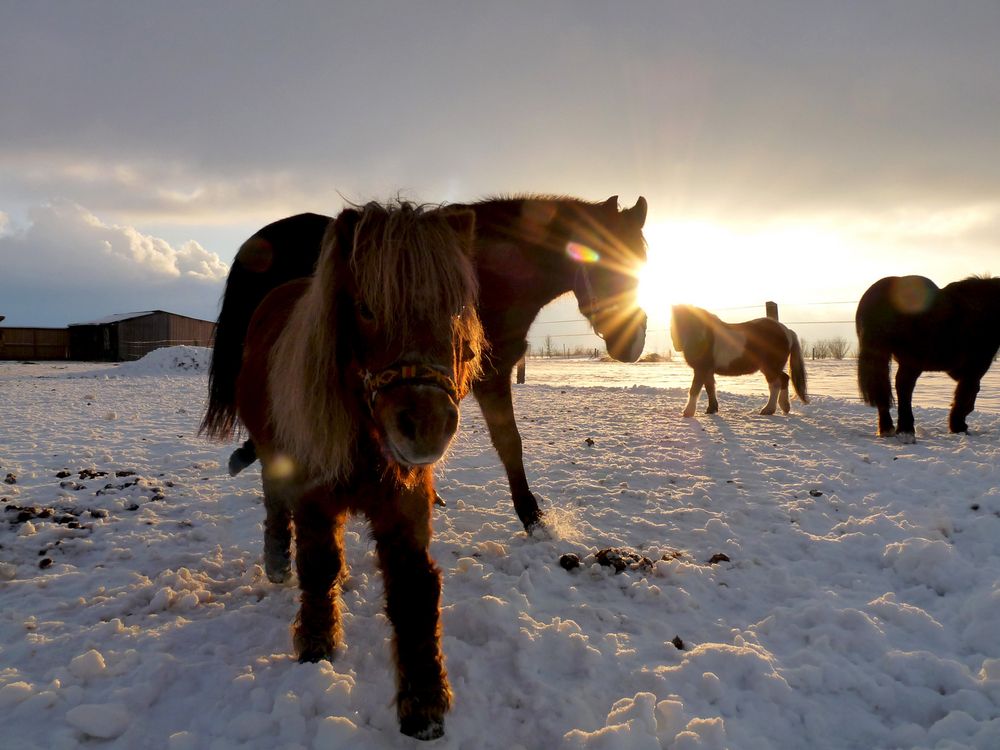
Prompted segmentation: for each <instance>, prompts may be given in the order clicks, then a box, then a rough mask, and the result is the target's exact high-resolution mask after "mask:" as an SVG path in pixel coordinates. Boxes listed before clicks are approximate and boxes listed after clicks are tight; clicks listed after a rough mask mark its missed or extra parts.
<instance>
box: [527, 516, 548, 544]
mask: <svg viewBox="0 0 1000 750" xmlns="http://www.w3.org/2000/svg"><path fill="white" fill-rule="evenodd" d="M524 530H525V531H526V532H527V533H528V536H529V537H531V538H532V539H538V540H541V541H545V540H546V539H552V530H551V529H550V528H549V527H548V525H547V524H546V523H545V519H544V518H542V517H541V516H539V517H538V520H536V521H533V522H532V523H529V524H527V525H526V526H525V527H524Z"/></svg>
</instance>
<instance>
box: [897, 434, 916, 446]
mask: <svg viewBox="0 0 1000 750" xmlns="http://www.w3.org/2000/svg"><path fill="white" fill-rule="evenodd" d="M896 440H898V441H899V442H901V443H902V444H903V445H913V444H914V443H915V442H917V436H916V435H915V434H914V433H912V432H899V431H897V432H896Z"/></svg>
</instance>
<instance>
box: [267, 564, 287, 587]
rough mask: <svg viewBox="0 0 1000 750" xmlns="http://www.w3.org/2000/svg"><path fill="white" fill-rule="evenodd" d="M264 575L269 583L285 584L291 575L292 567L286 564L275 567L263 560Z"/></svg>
mask: <svg viewBox="0 0 1000 750" xmlns="http://www.w3.org/2000/svg"><path fill="white" fill-rule="evenodd" d="M264 574H265V575H266V576H267V580H269V581H270V582H271V583H285V582H286V581H287V580H288V579H289V578H290V577H291V575H292V566H291V565H289V564H288V563H287V562H285V563H284V564H282V565H275V564H274V563H271V562H269V561H267V560H265V561H264Z"/></svg>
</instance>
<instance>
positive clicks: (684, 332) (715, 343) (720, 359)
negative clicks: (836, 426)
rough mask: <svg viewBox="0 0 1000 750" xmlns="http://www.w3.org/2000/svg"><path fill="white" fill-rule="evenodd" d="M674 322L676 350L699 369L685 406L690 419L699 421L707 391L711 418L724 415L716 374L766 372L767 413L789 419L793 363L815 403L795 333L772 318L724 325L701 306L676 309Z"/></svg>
mask: <svg viewBox="0 0 1000 750" xmlns="http://www.w3.org/2000/svg"><path fill="white" fill-rule="evenodd" d="M671 312H672V315H671V318H670V336H671V338H672V339H673V343H674V349H676V350H677V351H680V352H684V361H685V362H687V363H688V364H689V365H690V366H691V367H692V368H693V369H694V379H693V380H692V381H691V390H690V391H689V393H688V402H687V405H686V406H685V407H684V416H685V417H693V416H694V410H695V407H696V406H697V405H698V397H699V396H700V395H701V389H702V387H703V386H704V388H705V392H706V393H708V408H707V409H705V413H706V414H715V413H716V412H717V411H719V401H718V399H717V398H716V396H715V376H716V375H749V374H750V373H754V372H757V371H758V370H760V371H761V373H763V375H764V378H765V379H766V380H767V385H768V388H769V390H770V397H769V398H768V400H767V404H766V405H765V406H764V408H763V409H761V410H760V413H761V414H774V412H775V407H776V406H781V410H782V411H783V412H784V413H785V414H787V413H788V412H789V411H790V410H791V403H790V402H789V400H788V381H789V377H788V375H787V374H785V371H784V368H785V363H786V362H790V364H791V367H790V369H791V373H792V376H791V381H792V385H793V386H794V387H795V393H796V395H797V396H798V397H799V399H800V400H801V401H802V402H803V403H805V404H808V403H809V397H808V395H807V394H806V369H805V363H804V362H803V361H802V349H801V347H800V346H799V337H798V336H796V335H795V331H793V330H791V329H790V328H788V327H786V326H784V325H782V324H781V323H779V322H778V321H776V320H771V319H770V318H757V319H756V320H748V321H746V322H744V323H724V322H723V321H722V320H720V319H719V318H718V316H716V315H713V314H712V313H710V312H708V310H703V309H701V308H700V307H692V306H690V305H675V306H674V307H673V309H672V311H671Z"/></svg>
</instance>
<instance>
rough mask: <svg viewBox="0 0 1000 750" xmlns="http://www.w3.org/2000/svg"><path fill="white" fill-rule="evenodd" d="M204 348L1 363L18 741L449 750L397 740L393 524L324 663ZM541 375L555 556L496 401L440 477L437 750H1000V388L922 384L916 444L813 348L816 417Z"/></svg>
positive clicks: (540, 456) (1, 471) (6, 716)
mask: <svg viewBox="0 0 1000 750" xmlns="http://www.w3.org/2000/svg"><path fill="white" fill-rule="evenodd" d="M202 354H203V353H200V352H198V351H193V350H192V351H181V352H178V351H176V350H168V351H165V352H162V353H154V355H151V357H152V358H151V359H150V360H148V361H147V360H143V361H141V362H139V363H134V364H130V365H122V366H120V367H103V366H100V365H94V364H79V363H71V364H66V363H63V364H56V365H53V364H45V363H41V364H33V365H23V364H17V363H0V414H2V417H0V481H2V479H3V477H4V476H6V475H7V474H8V473H11V474H12V475H14V477H13V481H15V483H14V484H3V483H0V496H2V497H3V506H2V507H3V508H6V510H5V511H4V519H5V520H4V521H3V522H2V523H0V715H2V716H3V719H2V721H0V747H2V748H4V749H5V750H6V749H8V748H10V749H14V748H17V749H18V750H21V749H27V750H32V749H35V748H38V749H43V748H44V749H48V748H53V749H60V748H76V747H86V748H167V749H168V750H188V749H189V748H206V749H208V750H229V749H230V748H260V749H261V750H265V749H266V750H273V749H275V748H284V749H286V750H293V749H301V748H348V747H349V748H406V747H416V746H420V743H417V742H416V741H414V740H411V739H408V738H406V737H404V736H402V735H400V734H399V733H398V730H397V726H396V718H395V710H394V707H393V706H392V705H391V703H392V697H393V693H394V686H393V679H392V673H391V669H390V664H391V662H390V655H389V647H388V642H389V634H390V633H389V628H388V625H387V622H386V619H385V617H384V615H383V614H382V601H381V581H380V578H379V575H378V574H377V572H376V570H375V565H374V550H373V545H372V543H371V542H370V541H369V540H368V537H367V536H366V533H365V528H364V526H363V525H362V524H361V523H360V522H357V521H356V522H353V523H352V525H351V527H350V531H349V534H348V540H347V542H348V560H349V562H350V565H351V579H350V583H349V584H348V586H347V590H346V591H345V592H344V596H343V600H344V605H345V612H346V613H345V617H344V624H345V642H344V645H343V648H342V649H341V650H340V652H339V654H338V656H337V659H336V660H335V662H334V663H333V664H330V663H325V662H324V663H321V664H298V663H297V662H296V661H295V660H294V658H293V657H292V656H291V643H290V637H289V631H288V628H289V624H290V622H291V619H292V617H293V615H294V613H295V610H296V604H295V596H296V589H295V587H294V585H292V586H275V585H273V584H270V583H269V582H268V581H267V579H266V578H265V577H264V576H263V573H262V571H261V568H260V547H261V530H260V524H261V521H262V519H263V509H262V506H261V504H260V499H259V494H260V493H259V472H258V471H257V470H256V468H253V469H249V470H247V471H245V472H244V473H243V474H242V475H240V476H238V477H236V478H230V477H229V476H228V475H227V474H226V472H225V462H226V459H227V458H228V454H229V451H230V449H231V447H232V446H220V445H215V444H211V443H208V442H206V441H204V440H202V439H200V438H198V437H197V436H196V435H195V431H196V428H197V424H198V421H199V418H200V416H201V411H202V406H203V402H204V395H205V390H206V383H205V374H204V362H205V360H204V359H203V356H202ZM195 362H198V363H200V365H201V366H199V367H197V368H195V367H193V366H187V367H184V368H182V367H180V366H179V363H188V364H193V363H195ZM536 362H537V361H532V362H529V371H528V372H529V377H528V384H527V385H525V386H519V387H517V389H516V391H515V408H516V409H517V412H518V416H519V420H520V424H521V427H522V434H523V437H524V444H525V453H526V457H527V461H526V463H527V468H528V474H529V479H530V481H531V482H532V485H533V488H534V489H535V491H536V492H537V493H538V494H539V495H540V496H541V497H542V498H544V503H543V508H544V509H545V510H546V511H547V513H548V518H549V521H550V524H551V528H552V530H553V533H552V538H549V539H529V538H527V537H526V536H525V534H524V532H523V531H522V530H521V527H520V524H519V523H518V522H517V520H516V518H515V516H514V513H513V510H512V508H511V504H510V500H509V497H508V489H507V484H506V480H505V478H504V476H503V473H502V469H501V468H500V466H499V462H498V460H497V458H496V456H495V454H494V453H493V451H492V449H491V447H490V445H489V441H488V438H487V437H486V434H485V429H484V426H483V422H482V419H481V418H480V416H479V414H478V410H477V409H476V407H475V404H474V403H473V402H471V401H469V402H467V403H466V404H465V405H464V409H463V412H464V413H463V426H462V429H461V432H460V434H459V436H458V437H457V438H456V440H455V443H454V447H453V449H452V451H451V454H450V457H449V459H448V461H447V463H446V465H444V466H443V467H442V468H441V470H440V472H439V483H438V487H439V491H440V493H441V494H442V495H443V496H444V497H445V498H446V499H447V500H448V507H446V508H439V509H437V511H436V512H437V516H436V519H435V541H434V548H433V551H434V555H435V557H436V558H437V561H438V563H439V565H440V566H441V568H442V569H443V571H444V596H443V609H444V611H443V623H444V641H443V643H444V651H445V653H446V656H447V659H448V669H449V673H450V677H451V682H452V686H453V688H454V691H455V701H454V707H453V709H452V711H451V713H450V714H449V715H448V718H447V726H446V735H445V737H444V738H443V739H441V740H438V741H436V742H434V743H430V744H429V745H428V746H430V747H440V748H454V749H456V750H458V749H461V750H489V749H491V748H496V749H503V750H507V749H508V748H524V749H527V750H534V749H535V748H544V749H545V750H549V749H550V748H595V749H600V750H619V749H622V750H624V749H626V748H627V749H629V750H631V749H639V750H642V749H645V748H649V749H650V750H652V749H653V748H672V749H676V750H691V749H693V748H734V749H737V750H745V749H746V750H756V749H758V748H759V749H761V750H763V749H765V748H766V749H770V748H789V749H795V750H798V749H800V748H859V749H864V750H870V749H871V748H918V747H921V748H941V749H945V748H948V749H954V748H965V747H974V748H984V749H986V748H990V749H995V748H997V747H1000V636H998V634H1000V583H998V582H1000V409H996V408H992V407H991V404H995V403H996V401H995V400H993V401H991V400H990V399H996V398H997V396H998V395H1000V386H998V384H997V381H996V379H995V373H991V375H990V379H988V380H987V381H986V382H984V391H983V394H982V395H983V397H984V398H983V400H982V401H981V403H982V404H985V408H981V409H980V410H978V411H977V412H976V413H974V414H973V415H972V417H971V419H970V420H969V423H970V426H971V429H972V434H970V435H968V436H956V435H951V434H949V433H948V432H947V427H946V410H945V409H944V408H942V407H943V405H944V404H946V403H947V398H945V401H944V402H941V403H938V404H937V405H934V406H928V405H927V403H928V398H926V397H925V398H923V399H922V398H921V395H920V394H921V386H918V391H917V393H918V396H917V399H916V401H917V409H916V412H917V425H918V428H917V429H918V434H917V437H918V442H917V443H916V444H915V445H900V444H898V443H896V442H895V441H892V440H878V439H876V438H875V437H873V434H872V433H873V430H874V426H875V416H874V412H873V411H872V410H871V409H869V408H867V407H865V406H863V405H861V404H860V403H858V402H857V400H856V398H855V396H854V391H853V382H852V380H851V378H852V377H853V373H852V371H851V370H850V368H849V365H848V364H847V363H839V365H842V367H841V368H840V369H839V370H836V371H833V370H831V371H830V372H827V373H826V374H827V375H828V376H829V377H828V378H827V379H830V380H837V379H838V378H839V379H840V380H842V381H844V382H845V383H849V384H851V388H852V390H851V391H849V392H848V393H841V394H840V396H837V395H829V394H827V395H823V394H824V393H827V390H825V389H824V388H823V387H821V386H820V384H821V383H822V382H823V381H824V377H823V370H822V368H821V367H820V366H818V363H817V364H814V363H808V364H809V372H810V375H811V376H812V388H811V390H812V392H813V393H814V394H816V395H815V398H814V402H813V403H812V404H810V405H803V404H801V403H799V402H797V401H795V400H793V402H792V405H793V411H792V414H791V415H790V416H788V417H783V416H775V417H761V416H758V415H756V414H755V411H756V410H757V408H759V406H760V405H761V403H762V402H763V400H764V388H763V381H762V379H759V378H757V377H750V378H745V379H742V381H737V380H734V379H730V380H726V381H721V382H720V389H721V391H722V393H721V394H720V402H721V406H722V413H721V414H720V415H718V416H714V417H706V416H704V415H701V414H699V416H698V417H696V418H695V419H690V420H684V419H682V418H681V417H680V416H678V413H679V411H680V409H681V408H682V406H683V402H684V398H685V396H684V394H685V391H686V385H687V382H686V379H687V377H688V376H689V371H687V373H685V371H684V370H682V369H680V367H679V366H676V365H675V366H665V367H661V368H660V370H659V371H660V372H667V371H668V369H669V368H671V367H673V368H674V369H676V371H677V372H678V373H679V375H678V377H680V378H681V380H680V382H679V384H676V383H674V382H672V381H667V380H666V379H664V381H663V382H657V380H656V379H655V378H653V379H650V380H646V379H644V378H646V377H647V376H646V375H645V373H650V372H654V373H655V372H657V370H655V369H653V368H656V367H660V366H657V365H635V366H632V367H631V368H630V369H628V370H626V371H627V372H634V373H636V375H635V376H634V380H633V381H632V382H635V383H643V384H641V385H636V386H634V387H633V386H632V384H631V382H628V379H629V378H630V377H631V376H625V377H626V381H625V385H626V387H622V381H621V380H618V381H614V380H609V382H607V383H606V384H605V385H599V386H594V385H590V383H591V382H592V379H588V378H589V376H585V375H586V373H590V372H591V370H590V369H588V368H599V367H602V366H604V367H612V368H623V367H624V366H619V365H599V364H594V365H585V366H584V365H583V363H581V366H580V367H574V366H572V365H565V366H564V370H562V371H560V372H557V373H556V374H554V375H552V374H551V373H550V376H551V378H554V380H553V379H549V380H548V381H546V378H545V377H543V376H542V373H543V369H542V368H541V367H540V366H538V365H537V364H533V363H536ZM823 366H824V367H825V366H826V365H823ZM566 367H569V368H570V369H565V368H566ZM830 367H833V365H832V364H831V365H830ZM594 372H598V370H594ZM605 372H610V371H609V370H605ZM640 373H642V375H641V376H640ZM831 373H832V374H831ZM838 373H839V374H838ZM80 375H84V377H79V376H80ZM547 377H548V376H547ZM560 379H561V380H562V382H559V381H560ZM546 382H550V383H555V384H554V385H552V384H545V383H546ZM921 382H922V383H923V381H921ZM657 385H658V386H660V387H654V386H657ZM744 388H745V390H744ZM737 391H738V392H737ZM703 405H704V404H702V406H703ZM588 438H589V439H590V440H591V441H592V444H590V443H589V442H588ZM63 470H65V471H67V472H68V473H69V475H68V476H63V477H60V476H58V474H60V473H63ZM81 472H83V474H82V476H81ZM101 472H107V473H106V474H102V473H101ZM607 547H627V548H631V549H634V550H636V551H637V552H638V554H640V555H641V556H644V557H646V558H647V559H648V560H649V563H648V564H644V565H639V566H636V568H635V569H631V570H626V571H624V572H622V573H620V574H617V575H616V574H615V573H614V572H613V569H611V568H606V567H601V566H599V565H597V564H596V563H595V562H594V553H595V552H597V551H598V550H600V549H603V548H607ZM566 553H574V554H576V555H578V556H579V557H580V558H581V559H582V562H583V564H582V566H581V567H580V568H577V569H575V570H572V571H567V570H564V569H563V568H562V567H560V564H559V559H560V556H562V555H564V554H566ZM723 556H725V557H723ZM710 561H711V562H710Z"/></svg>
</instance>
